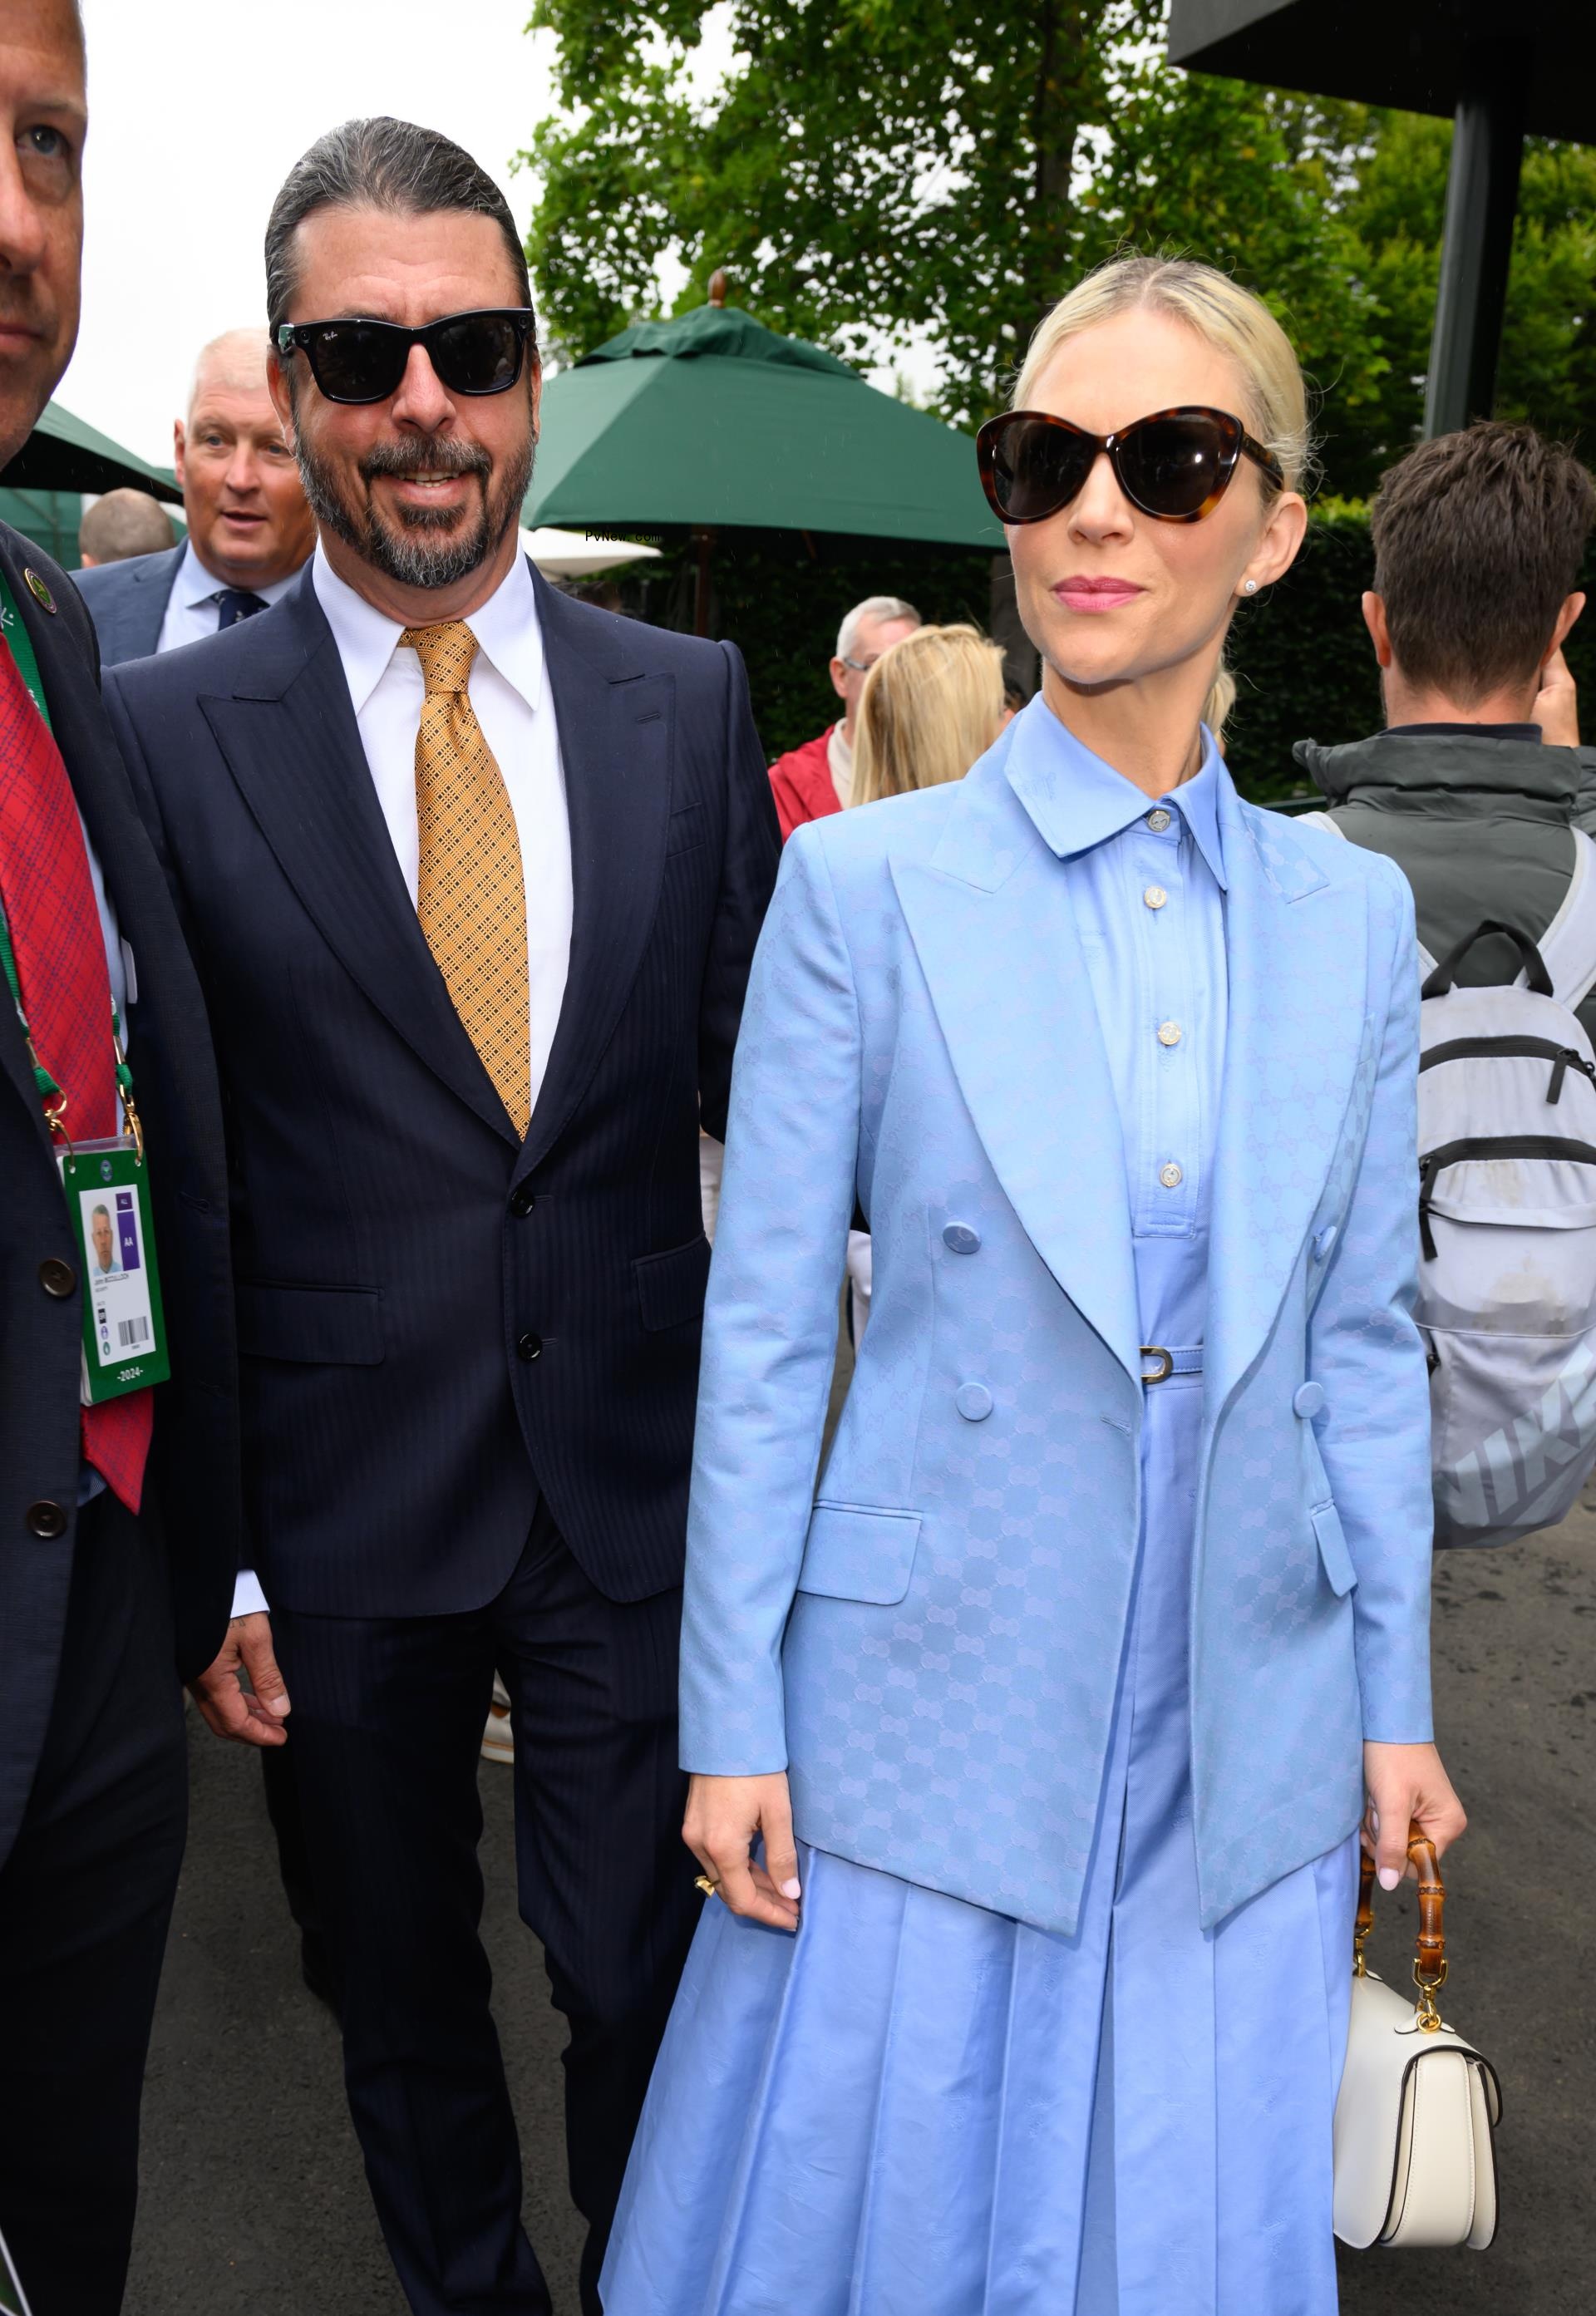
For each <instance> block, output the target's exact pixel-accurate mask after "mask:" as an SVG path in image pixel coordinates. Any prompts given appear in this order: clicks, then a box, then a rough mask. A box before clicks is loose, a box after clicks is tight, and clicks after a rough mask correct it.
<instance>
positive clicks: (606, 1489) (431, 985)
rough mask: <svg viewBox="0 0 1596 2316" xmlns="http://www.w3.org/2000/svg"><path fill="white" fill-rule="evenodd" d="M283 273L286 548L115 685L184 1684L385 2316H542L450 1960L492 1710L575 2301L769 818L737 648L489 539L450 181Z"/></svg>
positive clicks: (517, 2160)
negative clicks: (189, 1339) (298, 1917)
mask: <svg viewBox="0 0 1596 2316" xmlns="http://www.w3.org/2000/svg"><path fill="white" fill-rule="evenodd" d="M266 274H267V307H268V314H269V319H270V326H271V334H272V371H271V387H272V396H273V399H274V400H275V402H276V405H277V408H278V412H279V414H280V416H281V421H282V424H283V429H284V432H285V434H286V435H287V437H288V439H289V440H290V442H291V443H292V445H293V447H294V450H295V453H296V456H297V458H298V459H299V469H300V473H301V476H302V477H303V480H304V485H305V491H306V495H307V497H308V500H309V503H310V505H311V508H312V510H313V512H314V513H315V515H316V518H317V525H318V528H319V533H320V543H319V546H318V547H317V551H316V553H315V555H314V556H313V557H312V559H311V561H310V563H309V565H308V566H307V568H306V571H305V573H304V574H303V575H301V577H300V578H299V580H298V581H297V582H296V583H295V584H294V586H293V587H292V588H291V589H290V592H289V593H288V594H287V595H286V596H284V597H283V599H282V600H281V601H280V602H279V603H277V604H275V605H274V606H273V607H272V609H271V610H267V611H263V612H261V613H260V614H258V615H257V616H256V617H255V618H254V619H249V620H247V621H240V622H238V623H236V624H235V625H233V626H232V627H230V628H227V631H226V632H225V633H222V634H220V635H218V636H216V637H212V638H210V640H208V641H206V642H202V643H200V644H197V645H195V646H193V647H192V649H190V650H188V651H185V652H181V653H177V654H174V655H172V656H170V657H168V658H164V659H153V660H145V661H141V662H138V663H136V664H130V665H128V666H125V667H120V668H118V669H116V670H115V671H114V672H113V673H112V674H111V678H110V679H109V697H110V700H111V712H112V717H113V721H114V722H115V724H116V726H117V727H118V729H119V732H120V735H121V737H122V740H123V743H124V745H125V748H126V751H127V754H128V757H129V764H130V767H131V770H132V773H133V777H134V780H135V783H136V785H137V786H138V788H139V790H140V793H141V798H142V802H143V805H144V808H145V810H146V812H147V816H148V820H149V824H150V828H151V831H152V833H153V834H154V836H155V838H156V844H157V847H158V848H159V849H160V851H162V854H163V857H164V859H165V865H166V868H167V871H168V874H169V876H170V878H171V880H172V884H173V887H174V891H175V893H176V895H177V898H178V902H179V905H180V908H181V910H182V912H183V915H184V917H185V919H186V922H187V924H188V927H189V930H190V932H191V935H192V946H193V949H194V953H195V955H196V957H197V958H199V959H201V974H202V975H203V976H204V977H205V978H206V981H207V984H208V985H207V990H206V994H207V998H208V1001H209V1005H210V1018H211V1022H212V1025H213V1028H214V1030H215V1033H216V1038H217V1044H218V1052H219V1056H220V1060H221V1066H222V1071H223V1074H224V1078H225V1080H226V1084H227V1096H228V1128H229V1139H228V1157H229V1163H230V1168H231V1225H232V1243H233V1249H234V1254H235V1260H236V1268H237V1277H238V1290H237V1291H238V1313H239V1318H238V1326H239V1340H238V1348H239V1352H240V1355H241V1366H242V1374H243V1381H242V1394H243V1411H244V1412H243V1421H244V1430H245V1473H246V1479H245V1488H246V1499H247V1501H246V1511H247V1532H248V1535H249V1537H250V1549H249V1557H250V1563H251V1564H250V1566H249V1568H247V1569H246V1570H245V1571H244V1572H241V1574H240V1578H239V1588H238V1592H237V1595H236V1599H235V1603H234V1608H235V1617H234V1621H233V1623H232V1625H231V1626H229V1629H228V1638H227V1645H226V1647H225V1648H224V1650H223V1652H222V1653H221V1655H220V1656H219V1657H218V1660H217V1661H216V1662H215V1664H214V1665H213V1666H212V1667H211V1669H210V1672H209V1673H208V1674H207V1675H206V1676H205V1678H204V1679H203V1680H202V1681H201V1683H200V1684H199V1689H198V1694H199V1697H200V1701H201V1706H202V1708H203V1709H204V1711H205V1712H206V1714H207V1717H208V1718H209V1719H210V1722H211V1724H212V1725H213V1726H214V1727H216V1728H217V1729H218V1731H219V1732H220V1733H223V1734H231V1735H234V1736H237V1737H241V1738H243V1739H244V1740H245V1741H250V1740H251V1739H252V1738H254V1737H257V1736H258V1735H259V1734H260V1724H261V1722H262V1718H263V1709H264V1712H265V1714H267V1715H271V1717H272V1719H273V1720H274V1721H275V1722H277V1723H279V1724H281V1725H284V1726H286V1728H287V1731H288V1750H289V1754H290V1758H291V1759H294V1760H295V1761H296V1762H297V1765H298V1783H299V1791H300V1798H301V1802H302V1805H303V1809H304V1815H305V1823H306V1832H307V1836H308V1842H309V1848H310V1853H311V1864H312V1867H313V1870H314V1874H315V1879H316V1884H317V1892H318V1894H319V1896H320V1898H321V1901H322V1903H323V1905H324V1908H325V1919H326V1929H327V1934H328V1937H329V1939H330V1942H331V1943H332V1945H333V1946H334V1953H335V1959H336V1961H337V1963H338V1964H339V1965H340V1966H341V1970H342V1975H343V1984H344V1990H345V1991H344V1997H343V2044H344V2060H345V2073H346V2079H347V2083H348V2089H349V2098H350V2105H351V2107H352V2113H353V2116H354V2122H355V2127H356V2129H357V2131H358V2133H359V2134H360V2137H361V2145H362V2148H363V2150H364V2153H365V2160H366V2169H367V2176H368V2178H370V2183H371V2188H372V2193H373V2195H374V2196H375V2199H376V2203H377V2208H378V2214H379V2219H380V2221H381V2223H382V2227H383V2231H384V2233H385V2235H386V2237H387V2240H388V2247H389V2249H390V2251H391V2253H392V2255H393V2258H394V2261H395V2265H396V2267H397V2270H398V2273H399V2277H400V2280H401V2282H402V2284H403V2285H404V2288H405V2291H406V2294H407V2295H408V2297H409V2301H410V2304H411V2306H412V2308H414V2309H415V2310H417V2311H419V2312H425V2316H443V2312H444V2311H445V2310H459V2309H464V2308H470V2309H473V2310H480V2311H486V2310H495V2311H498V2310H504V2311H514V2312H516V2316H532V2312H538V2316H542V2312H546V2311H548V2308H549V2305H550V2302H549V2296H548V2288H547V2286H546V2285H545V2283H544V2280H543V2276H542V2274H541V2272H540V2270H539V2265H538V2261H537V2259H536V2258H535V2256H534V2254H533V2251H532V2249H531V2244H530V2242H529V2240H528V2238H527V2236H526V2233H525V2231H524V2230H523V2228H522V2221H521V2200H522V2163H521V2152H520V2149H519V2146H518V2144H517V2138H516V2130H515V2124H514V2120H513V2115H512V2112H511V2107H510V2102H509V2098H508V2095H507V2092H506V2089H505V2083H504V2070H503V2066H502V2063H501V2059H500V2053H499V2047H498V2043H497V2040H496V2037H495V2031H494V2026H493V2020H492V2018H491V2015H490V2012H489V2008H488V1985H489V1979H488V1966H487V1962H486V1956H485V1955H484V1953H483V1950H482V1947H481V1945H480V1942H479V1940H478V1937H477V1921H478V1916H479V1913H480V1909H481V1902H482V1883H481V1878H480V1875H479V1872H478V1868H477V1857H476V1848H477V1838H478V1835H479V1832H480V1828H481V1817H480V1812H479V1807H478V1803H477V1783H476V1775H477V1748H478V1742H479V1740H480V1738H481V1733H482V1727H483V1722H484V1718H485V1715H486V1707H487V1702H488V1696H489V1690H490V1687H491V1684H492V1680H493V1676H494V1673H495V1669H496V1670H498V1671H499V1672H500V1674H501V1675H502V1677H503V1679H504V1682H505V1684H506V1686H507V1688H508V1689H509V1692H510V1696H511V1698H512V1701H513V1727H514V1741H515V1751H516V1767H515V1793H516V1822H517V1848H518V1866H519V1875H520V1888H521V1905H522V1914H523V1916H524V1917H525V1920H527V1922H528V1923H529V1924H530V1925H531V1928H532V1929H534V1930H535V1931H536V1932H537V1934H538V1936H539V1937H540V1938H541V1940H542V1942H543V1946H544V1948H545V1952H546V1955H547V1958H548V1970H549V1975H550V1979H551V1981H552V1984H553V1990H554V1999H555V2000H556V2002H557V2005H558V2006H559V2008H560V2009H562V2010H563V2011H564V2012H565V2014H566V2018H567V2019H568V2021H569V2024H570V2032H571V2040H570V2047H569V2049H568V2051H567V2053H566V2086H567V2098H566V2124H567V2143H568V2156H569V2172H570V2180H571V2187H572V2192H573V2195H574V2196H575V2201H576V2204H577V2205H578V2206H579V2208H580V2209H581V2210H582V2212H583V2213H584V2216H585V2217H586V2219H587V2221H588V2222H589V2229H590V2233H589V2240H588V2245H587V2249H586V2252H585V2255H584V2265H583V2276H582V2293H583V2305H584V2309H585V2310H588V2311H596V2310H597V2308H598V2304H599V2303H598V2298H597V2292H596V2279H597V2274H598V2267H599V2263H600V2260H601V2258H602V2251H603V2246H604V2240H605V2237H606V2234H607V2231H608V2228H609V2223H610V2219H611V2213H612V2211H613V2208H614V2204H615V2199H616V2196H617V2195H618V2193H619V2190H620V2181H621V2176H622V2172H623V2170H624V2167H625V2162H626V2156H627V2151H628V2145H629V2140H630V2136H631V2132H632V2127H633V2124H634V2122H635V2120H636V2116H637V2114H638V2107H639V2106H640V2104H641V2100H642V2097H643V2092H644V2089H645V2087H646V2082H647V2079H648V2073H649V2069H650V2065H651V2063H652V2061H653V2057H654V2051H655V2044H656V2042H657V2039H658V2036H659V2034H660V2031H661V2029H662V2027H663V2025H664V2018H665V2014H666V2011H667V2009H668V2008H669V2004H670V2000H671V1994H672V1991H673V1987H674V1983H675V1980H676V1974H677V1971H678V1968H679V1966H680V1963H681V1960H682V1955H683V1952H684V1950H685V1946H686V1944H687V1941H688V1938H689V1937H690V1936H691V1930H692V1927H693V1920H694V1914H695V1910H696V1908H697V1905H698V1900H697V1899H696V1897H695V1895H694V1891H693V1876H692V1871H691V1863H692V1862H691V1858H690V1857H688V1855H687V1853H686V1852H685V1851H684V1850H683V1849H682V1848H681V1846H680V1838H679V1826H680V1821H681V1814H682V1780H681V1779H680V1777H679V1775H678V1772H677V1768H676V1731H675V1682H676V1636H677V1625H678V1618H679V1613H680V1590H679V1588H680V1582H681V1574H682V1550H683V1532H684V1527H685V1516H686V1505H687V1480H688V1460H689V1448H690V1443H691V1430H692V1418H693V1403H694V1394H695V1386H696V1377H697V1368H698V1358H699V1337H700V1315H701V1312H702V1307H703V1297H704V1285H705V1279H706V1276H707V1273H708V1270H709V1247H708V1245H707V1243H706V1242H705V1239H704V1235H703V1230H702V1226H701V1220H700V1207H699V1159H698V1150H699V1133H700V1118H701V1120H702V1124H703V1127H704V1128H705V1129H706V1130H707V1131H708V1132H709V1133H710V1134H711V1135H713V1136H717V1137H720V1136H724V1133H725V1128H726V1108H727V1092H728V1087H729V1081H730V1073H731V1058H732V1047H733V1044H734V1042H735V1039H736V1030H737V1022H738V1016H739V1013H740V1011H741V1008H742V1002H743V993H744V986H745V980H746V976H747V972H748V966H749V962H750V959H751V957H752V954H753V944H754V940H755V937H756V935H757V933H758V931H759V926H760V921H761V918H762V914H763V912H764V907H765V904H766V902H767V900H768V898H769V895H770V892H771V886H772V883H773V881H774V876H775V869H776V860H777V849H778V839H777V831H776V823H775V815H774V813H773V810H772V808H771V799H770V791H769V786H768V783H767V781H766V778H765V771H764V760H763V757H762V753H761V750H760V744H759V740H758V736H757V735H756V733H755V731H754V728H753V721H752V718H751V717H750V714H749V708H748V700H747V691H746V686H745V679H744V674H743V669H742V664H741V662H740V660H739V659H738V657H737V655H736V651H735V650H733V649H732V648H731V647H730V646H727V645H716V644H713V643H706V642H699V641H694V640H693V639H691V638H689V637H681V636H675V635H670V634H664V633H661V632H658V631H656V630H654V629H651V628H645V627H642V626H639V625H638V624H636V623H634V622H632V621H629V620H627V619H619V618H616V617H614V616H612V615H611V614H610V613H608V612H605V611H602V610H596V609H594V608H593V607H592V606H589V605H586V604H581V603H576V602H573V601H568V600H566V599H564V598H562V597H560V596H558V595H556V594H554V593H553V592H551V591H550V590H549V589H548V587H547V586H546V585H545V584H544V583H543V582H542V580H541V579H540V578H539V576H538V575H537V573H536V572H535V571H534V570H533V568H532V566H531V564H530V563H529V562H528V561H527V560H526V558H525V557H523V556H522V554H521V553H520V551H519V548H518V541H517V524H518V521H519V517H520V512H521V504H522V498H523V496H524V494H525V492H526V488H527V484H528V480H529V477H530V475H531V463H532V455H533V449H534V445H535V442H536V439H537V423H538V395H539V364H538V355H537V347H536V341H535V334H534V324H533V316H532V308H531V290H530V287H529V284H528V281H527V272H526V264H525V260H524V258H523V256H522V250H521V245H520V244H519V242H518V240H517V238H516V234H515V229H514V226H513V221H512V219H511V217H510V214H509V210H508V209H507V208H506V206H505V203H504V198H503V195H502V194H501V193H500V192H498V190H497V188H496V187H495V185H494V184H493V183H492V182H491V181H490V180H489V179H488V178H487V177H486V175H485V174H483V172H482V171H481V169H479V168H478V167H477V164H476V163H475V162H474V161H473V160H472V159H471V158H470V156H468V154H466V153H463V152H462V151H460V149H459V147H457V146H454V145H451V144H450V143H449V142H448V141H447V140H446V139H445V138H441V137H439V136H437V135H435V134H434V133H432V131H430V130H426V129H417V128H414V127H412V126H410V125H409V124H407V123H406V122H402V121H396V120H362V121H352V122H350V123H347V124H346V125H345V126H344V127H343V128H342V129H334V130H333V131H332V132H331V133H330V134H329V135H327V136H325V137H324V138H321V139H320V140H319V142H318V143H317V144H316V145H315V146H313V147H312V148H311V149H310V151H309V152H308V153H307V154H306V155H305V156H304V157H303V159H302V160H301V161H299V164H298V165H296V166H295V168H294V169H293V170H292V171H291V172H290V175H289V178H288V180H287V182H286V183H285V184H284V186H283V188H282V191H281V193H280V194H279V196H278V199H277V201H276V204H275V206H274V208H273V210H272V218H271V221H270V224H269V226H268V228H267V234H266ZM241 1666H242V1667H243V1668H245V1669H246V1670H247V1671H248V1673H249V1675H250V1679H251V1686H252V1688H253V1691H254V1708H253V1711H252V1709H251V1708H250V1706H248V1705H247V1704H246V1702H245V1698H244V1697H243V1696H242V1695H241V1693H240V1687H239V1679H238V1674H239V1670H240V1667H241ZM290 1705H291V1710H290V1709H288V1708H289V1707H290ZM273 1708H275V1710H274V1709H273ZM273 1733H274V1732H273ZM541 2152H543V2153H545V2154H546V2153H547V2152H548V2151H541Z"/></svg>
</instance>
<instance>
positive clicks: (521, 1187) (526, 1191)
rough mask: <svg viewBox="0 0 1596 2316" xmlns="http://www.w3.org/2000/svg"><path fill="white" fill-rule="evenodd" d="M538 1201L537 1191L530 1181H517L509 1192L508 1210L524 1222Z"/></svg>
mask: <svg viewBox="0 0 1596 2316" xmlns="http://www.w3.org/2000/svg"><path fill="white" fill-rule="evenodd" d="M537 1203H538V1193H537V1192H536V1190H534V1189H533V1188H532V1186H531V1183H530V1182H521V1183H518V1184H517V1185H516V1187H515V1189H513V1190H512V1191H511V1193H510V1211H511V1213H512V1214H513V1215H518V1216H520V1217H521V1218H522V1221H523V1222H524V1220H525V1219H526V1217H527V1216H528V1215H530V1214H531V1211H532V1208H533V1207H535V1206H536V1205H537Z"/></svg>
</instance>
